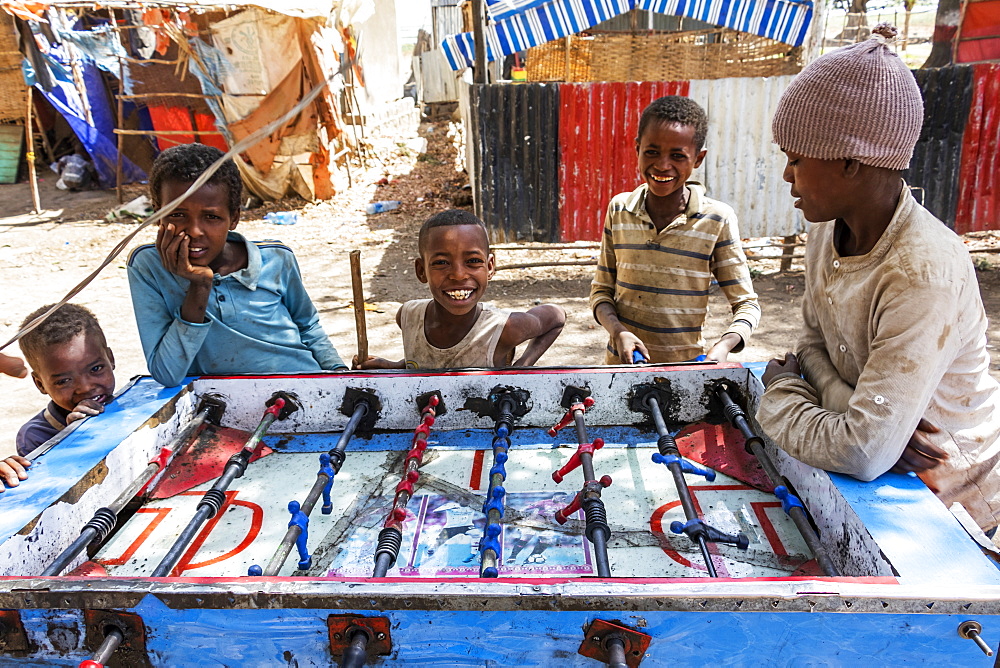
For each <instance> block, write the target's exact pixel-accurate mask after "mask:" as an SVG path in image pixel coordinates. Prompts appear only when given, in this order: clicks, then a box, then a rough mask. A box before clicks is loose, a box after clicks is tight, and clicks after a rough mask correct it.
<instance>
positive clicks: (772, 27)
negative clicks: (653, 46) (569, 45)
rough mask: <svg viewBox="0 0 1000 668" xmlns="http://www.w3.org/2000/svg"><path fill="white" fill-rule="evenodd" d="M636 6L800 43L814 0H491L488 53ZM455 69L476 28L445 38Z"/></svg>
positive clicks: (467, 63)
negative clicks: (472, 30)
mask: <svg viewBox="0 0 1000 668" xmlns="http://www.w3.org/2000/svg"><path fill="white" fill-rule="evenodd" d="M632 9H645V10H650V11H654V12H658V13H661V14H670V15H673V16H685V17H688V18H692V19H698V20H700V21H705V22H707V23H713V24H715V25H721V26H725V27H727V28H732V29H733V30H740V31H743V32H749V33H753V34H755V35H760V36H762V37H769V38H771V39H774V40H777V41H779V42H784V43H786V44H791V45H792V46H800V45H801V44H802V41H803V40H804V39H805V36H806V32H807V31H808V29H809V24H810V22H811V21H812V15H813V6H812V2H810V1H809V0H492V1H490V0H487V11H488V13H489V16H490V18H491V19H492V21H493V22H492V23H490V24H489V25H487V26H486V58H487V60H496V59H497V58H500V57H502V56H506V55H510V54H512V53H516V52H518V51H523V50H525V49H528V48H531V47H533V46H538V45H540V44H544V43H546V42H551V41H552V40H555V39H561V38H563V37H566V36H568V35H573V34H575V33H578V32H581V31H584V30H587V29H588V28H593V27H594V26H595V25H597V24H598V23H601V22H603V21H607V20H608V19H611V18H614V17H615V16H618V15H620V14H624V13H626V12H628V11H630V10H632ZM441 47H442V49H443V50H444V54H445V57H447V58H448V63H449V65H451V68H452V69H453V70H460V69H463V68H465V67H471V66H472V64H473V63H474V62H475V52H476V49H475V40H474V39H473V37H472V33H471V32H465V33H460V34H458V35H449V36H448V37H446V38H445V39H444V41H443V42H442V43H441Z"/></svg>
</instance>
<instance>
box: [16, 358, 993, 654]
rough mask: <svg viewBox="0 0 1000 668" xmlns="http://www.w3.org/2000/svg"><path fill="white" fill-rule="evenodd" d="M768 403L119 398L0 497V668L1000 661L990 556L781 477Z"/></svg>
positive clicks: (306, 380) (281, 386) (718, 396)
mask: <svg viewBox="0 0 1000 668" xmlns="http://www.w3.org/2000/svg"><path fill="white" fill-rule="evenodd" d="M761 392H762V387H761V385H760V383H759V381H758V380H757V378H756V377H755V376H754V374H753V373H751V371H750V370H749V369H747V368H744V367H742V366H740V365H737V364H724V365H716V364H712V363H703V364H688V365H678V366H654V365H636V366H633V367H583V368H537V369H527V370H523V369H522V370H503V371H486V370H462V371H455V372H449V373H445V374H431V373H400V372H393V373H385V372H369V373H360V372H359V373H340V374H335V373H325V374H315V375H307V376H301V375H299V376H233V377H224V378H223V377H202V378H192V379H189V380H188V382H187V383H186V384H184V385H182V386H180V387H176V388H163V387H162V386H160V385H158V384H157V383H155V382H153V381H152V380H151V379H148V378H139V379H137V380H135V381H133V383H132V384H131V385H130V386H129V387H127V388H126V389H125V390H124V391H122V392H120V393H119V395H118V396H117V397H116V399H115V400H114V401H113V402H112V403H111V404H109V405H108V407H107V410H106V412H105V413H104V414H103V415H101V416H98V417H96V418H90V419H87V420H85V421H82V422H80V423H76V424H75V425H73V428H71V429H68V430H65V431H64V432H63V433H61V434H60V435H58V436H57V437H56V438H55V439H53V441H50V443H49V444H47V447H46V452H45V453H44V454H42V455H41V456H40V457H38V458H37V459H36V460H35V461H34V463H33V466H32V468H31V470H30V477H29V479H28V480H27V481H25V482H23V483H22V484H21V485H20V486H18V487H17V488H13V489H8V490H6V491H5V492H4V493H3V494H0V665H2V666H41V665H45V666H52V665H61V666H71V665H72V666H77V665H79V666H85V667H89V668H96V667H98V666H102V665H107V666H130V667H131V666H171V667H173V666H189V665H199V666H200V665H208V666H211V665H218V666H298V667H303V666H330V665H339V666H365V665H370V666H429V665H434V666H581V667H585V666H598V665H609V666H615V667H619V666H639V665H641V666H705V665H733V666H743V665H755V664H759V665H768V666H771V665H774V666H803V665H816V666H856V665H859V664H862V663H866V664H868V665H874V666H883V665H885V666H888V665H893V666H895V665H935V666H941V665H948V666H984V667H985V666H994V665H997V664H994V658H995V657H994V656H993V655H994V654H995V653H996V652H997V649H998V644H1000V570H998V569H997V567H996V565H995V563H994V561H993V560H992V559H991V557H990V555H989V554H988V552H989V547H990V545H989V544H988V542H987V541H985V540H983V539H982V537H981V535H980V536H977V535H976V534H977V533H978V532H977V531H975V530H973V531H967V530H966V529H965V528H964V526H963V524H962V523H961V522H960V520H959V519H957V518H956V516H955V515H954V514H953V513H952V512H951V511H950V510H949V509H948V508H946V507H944V505H943V504H942V503H941V502H940V501H939V500H938V499H937V498H936V497H935V496H934V495H933V494H932V493H931V492H930V491H929V490H928V489H927V488H926V487H925V486H924V484H923V483H922V482H921V481H920V480H919V479H917V478H913V477H907V476H899V475H891V474H889V475H886V476H883V477H882V478H879V479H878V480H876V481H874V482H871V483H861V482H858V481H856V480H853V479H850V478H847V477H845V476H840V475H837V474H829V473H826V472H824V471H819V470H816V469H814V468H812V467H809V466H806V465H804V464H802V463H800V462H797V461H795V460H794V459H792V458H790V457H788V456H787V455H785V454H784V453H783V452H782V451H781V450H779V449H778V448H776V447H775V446H774V445H773V444H772V443H771V442H770V441H768V440H767V438H766V437H765V436H764V435H762V434H761V433H760V430H759V426H758V425H757V424H756V422H755V421H754V419H753V417H752V416H753V415H754V414H755V412H756V406H757V402H758V399H759V397H760V394H761ZM977 538H978V539H979V540H980V541H981V542H977Z"/></svg>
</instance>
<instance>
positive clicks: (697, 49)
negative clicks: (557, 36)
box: [527, 28, 802, 81]
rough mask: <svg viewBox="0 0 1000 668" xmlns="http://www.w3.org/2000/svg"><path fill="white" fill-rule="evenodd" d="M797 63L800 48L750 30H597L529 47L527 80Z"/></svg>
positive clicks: (718, 71) (703, 74)
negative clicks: (758, 34) (590, 34)
mask: <svg viewBox="0 0 1000 668" xmlns="http://www.w3.org/2000/svg"><path fill="white" fill-rule="evenodd" d="M801 69H802V49H801V47H793V46H789V45H788V44H784V43H782V42H777V41H775V40H772V39H768V38H766V37H759V36H757V35H752V34H750V33H745V32H739V31H736V30H730V29H728V28H713V29H710V30H693V31H687V32H669V33H656V32H643V33H598V34H595V35H592V36H581V35H577V36H574V37H572V38H570V39H561V40H556V41H554V42H548V43H547V44H543V45H542V46H538V47H535V48H532V49H529V50H528V57H527V70H528V80H529V81H677V80H684V79H721V78H724V77H770V76H778V75H782V74H795V73H796V72H798V71H799V70H801Z"/></svg>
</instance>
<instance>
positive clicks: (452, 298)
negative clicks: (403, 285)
mask: <svg viewBox="0 0 1000 668" xmlns="http://www.w3.org/2000/svg"><path fill="white" fill-rule="evenodd" d="M417 244H418V250H419V257H418V258H417V259H416V261H415V270H416V275H417V279H418V280H419V281H420V282H421V283H426V284H427V286H428V287H429V288H430V291H431V297H433V299H415V300H412V301H409V302H406V303H405V304H403V305H402V306H401V307H400V309H399V311H398V312H397V313H396V324H398V325H399V327H400V329H401V330H402V332H403V354H404V359H403V360H400V361H398V362H390V361H387V360H384V359H381V358H376V357H369V358H368V360H366V361H365V362H364V363H363V364H361V368H363V369H399V368H404V367H405V368H411V369H449V368H463V367H504V366H530V365H532V364H534V363H535V362H536V361H538V358H539V357H541V356H542V353H544V352H545V351H546V350H548V348H549V346H550V345H552V342H553V341H555V340H556V337H557V336H559V333H560V332H561V331H562V328H563V324H565V322H566V314H565V313H564V312H563V310H562V309H561V308H560V307H558V306H555V305H552V304H542V305H540V306H536V307H534V308H532V309H531V310H529V311H527V312H525V313H521V312H516V311H515V312H507V311H501V310H498V309H494V308H492V307H489V306H485V305H483V304H481V303H480V300H481V299H482V298H483V296H484V295H485V294H486V286H487V284H488V283H489V280H490V278H491V277H492V276H493V262H494V260H493V253H491V252H490V244H489V239H488V238H487V235H486V226H485V225H484V224H483V222H482V221H481V220H479V218H477V217H476V216H474V215H473V214H471V213H469V212H467V211H462V210H458V209H454V210H450V211H444V212H442V213H439V214H437V215H435V216H432V217H431V218H429V219H428V220H427V221H426V222H424V224H423V226H422V227H421V228H420V235H419V238H418V242H417ZM525 342H528V346H527V347H526V348H525V349H524V352H523V353H522V354H521V356H520V357H518V358H517V359H514V354H515V349H516V348H517V346H519V345H521V344H522V343H525Z"/></svg>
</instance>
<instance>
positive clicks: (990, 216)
mask: <svg viewBox="0 0 1000 668" xmlns="http://www.w3.org/2000/svg"><path fill="white" fill-rule="evenodd" d="M972 69H973V89H972V104H971V109H970V110H969V120H968V123H967V124H966V127H965V133H964V136H963V140H962V167H961V176H960V180H959V197H958V206H957V211H956V213H955V231H956V232H972V231H975V230H996V229H1000V150H998V146H1000V65H997V64H992V65H973V68H972Z"/></svg>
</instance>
